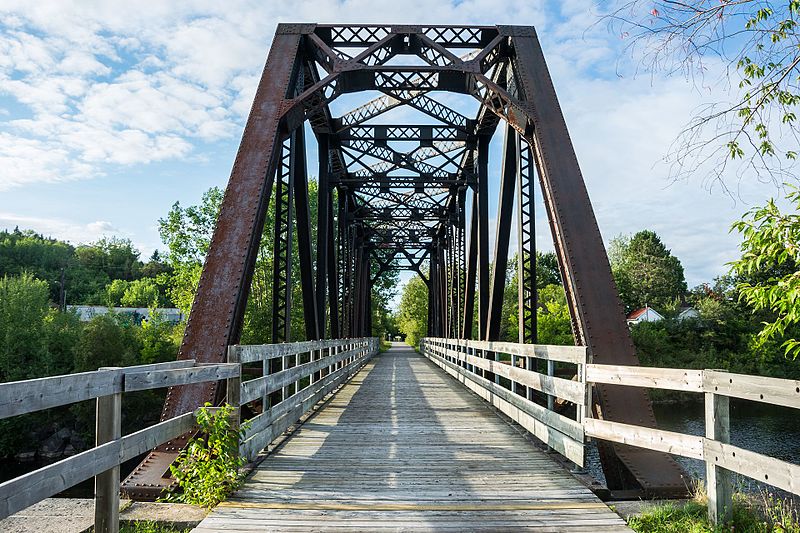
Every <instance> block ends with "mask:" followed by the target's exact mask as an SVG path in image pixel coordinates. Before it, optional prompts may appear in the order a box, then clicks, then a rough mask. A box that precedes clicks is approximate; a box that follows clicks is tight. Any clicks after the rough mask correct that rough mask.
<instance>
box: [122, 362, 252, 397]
mask: <svg viewBox="0 0 800 533" xmlns="http://www.w3.org/2000/svg"><path fill="white" fill-rule="evenodd" d="M239 368H240V367H239V365H238V364H230V363H214V364H208V365H201V366H195V367H192V368H179V369H174V370H149V371H145V372H126V373H125V392H132V391H139V390H149V389H160V388H164V387H172V386H175V385H187V384H189V383H203V382H206V381H219V380H222V379H228V378H232V377H236V376H238V375H239Z"/></svg>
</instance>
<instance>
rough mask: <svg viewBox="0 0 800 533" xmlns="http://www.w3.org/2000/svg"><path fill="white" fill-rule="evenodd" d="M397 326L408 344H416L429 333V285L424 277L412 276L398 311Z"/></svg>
mask: <svg viewBox="0 0 800 533" xmlns="http://www.w3.org/2000/svg"><path fill="white" fill-rule="evenodd" d="M397 327H398V329H399V330H400V332H401V333H403V334H404V335H405V336H406V344H409V345H410V346H416V345H417V344H419V340H420V339H421V338H422V337H424V336H425V335H427V333H428V287H427V286H426V285H425V282H424V281H422V278H420V277H418V276H415V277H413V278H411V279H410V280H409V281H408V283H407V284H406V286H405V288H404V289H403V294H402V296H401V297H400V307H399V309H398V312H397Z"/></svg>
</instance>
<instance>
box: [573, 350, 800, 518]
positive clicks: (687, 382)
mask: <svg viewBox="0 0 800 533" xmlns="http://www.w3.org/2000/svg"><path fill="white" fill-rule="evenodd" d="M586 381H587V383H588V384H589V385H591V384H595V383H603V384H610V385H624V386H635V387H644V388H652V389H666V390H674V391H683V392H695V393H702V394H704V396H705V435H704V436H696V435H686V434H682V433H675V432H671V431H663V430H659V429H653V428H646V427H641V426H635V425H630V424H622V423H619V422H613V421H608V420H596V419H586V420H584V428H585V430H586V435H587V436H590V437H594V438H597V439H601V440H606V441H611V442H618V443H621V444H627V445H629V446H636V447H640V448H650V449H654V450H660V451H664V452H667V453H670V454H673V455H680V456H683V457H690V458H693V459H699V460H701V461H704V462H705V465H706V491H707V493H708V510H709V518H710V519H711V520H712V521H713V522H715V523H717V522H724V521H726V520H727V519H728V518H729V517H730V516H731V511H732V507H733V502H732V497H733V483H734V480H733V479H732V476H731V475H730V473H731V472H735V473H737V474H740V475H743V476H746V477H749V478H751V479H754V480H757V481H760V482H763V483H766V484H768V485H771V486H773V487H777V488H779V489H782V490H785V491H787V492H791V493H793V494H797V495H800V465H797V464H793V463H789V462H786V461H782V460H780V459H777V458H774V457H770V456H767V455H764V454H761V453H757V452H753V451H751V450H746V449H744V448H740V447H738V446H734V445H732V444H730V411H729V401H728V400H729V398H738V399H743V400H750V401H755V402H760V403H765V404H770V405H777V406H783V407H790V408H794V409H800V381H796V380H791V379H780V378H769V377H763V376H749V375H745V374H734V373H732V372H725V371H722V370H684V369H676V368H648V367H638V366H614V365H595V364H589V365H586Z"/></svg>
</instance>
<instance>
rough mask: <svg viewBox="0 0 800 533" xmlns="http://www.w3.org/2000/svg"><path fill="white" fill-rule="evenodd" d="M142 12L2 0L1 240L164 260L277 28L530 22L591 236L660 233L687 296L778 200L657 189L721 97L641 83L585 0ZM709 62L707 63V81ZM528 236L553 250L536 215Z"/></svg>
mask: <svg viewBox="0 0 800 533" xmlns="http://www.w3.org/2000/svg"><path fill="white" fill-rule="evenodd" d="M144 5H145V4H139V3H137V2H124V1H102V0H94V1H89V0H86V1H68V0H38V1H36V2H31V1H30V0H24V1H15V0H0V228H5V229H12V228H14V227H16V226H19V227H20V228H22V229H33V230H35V231H37V232H41V233H44V234H45V235H48V236H52V237H56V238H59V239H65V240H68V241H70V242H72V243H74V244H78V243H87V242H92V241H95V240H97V239H99V238H100V237H103V236H112V235H114V236H118V237H123V238H129V239H131V240H132V241H133V243H134V244H135V245H136V246H137V247H138V248H139V249H140V250H141V251H142V255H143V257H145V258H146V257H148V256H149V255H150V254H151V253H152V252H153V251H154V250H156V249H159V248H160V249H163V245H162V243H161V242H160V238H159V235H158V219H159V217H163V216H165V215H166V213H167V212H168V211H169V209H170V207H171V206H172V204H173V203H175V202H180V203H181V204H182V205H191V204H195V203H197V202H198V201H199V200H200V197H201V195H202V193H203V192H204V191H206V190H207V189H208V188H209V187H212V186H220V187H224V186H225V184H226V182H227V179H228V176H229V175H230V169H231V166H232V163H233V159H234V157H235V154H236V151H237V149H238V144H239V140H240V138H241V133H242V129H243V126H244V121H245V119H246V116H247V113H248V111H249V108H250V104H251V102H252V98H253V95H254V93H255V88H256V84H257V82H258V79H259V76H260V74H261V70H262V68H263V65H264V61H265V59H266V54H267V51H268V49H269V44H270V42H271V38H272V35H273V34H274V32H275V27H276V25H277V24H278V23H279V22H308V21H315V22H320V23H370V22H380V23H398V24H436V23H439V24H461V23H463V24H519V25H532V26H535V27H536V29H537V33H538V35H539V38H540V40H541V42H542V47H543V50H544V53H545V57H546V60H547V62H548V66H549V68H550V72H551V76H552V78H553V82H554V84H555V87H556V91H557V93H558V96H559V99H560V103H561V107H562V110H563V112H564V115H565V118H566V121H567V125H568V127H569V131H570V134H571V136H572V140H573V143H574V146H575V151H576V153H577V157H578V161H579V163H580V166H581V169H582V172H583V175H584V178H585V180H586V184H587V188H588V191H589V196H590V198H591V200H592V204H593V206H594V211H595V214H596V216H597V219H598V223H599V226H600V230H601V233H602V235H603V238H604V240H605V241H606V243H608V242H609V241H610V240H611V239H612V238H614V237H616V236H618V235H620V234H630V233H634V232H636V231H639V230H642V229H651V230H653V231H655V232H657V233H658V234H659V235H660V236H661V237H662V239H663V241H664V243H665V244H666V246H667V247H668V248H670V249H671V250H672V253H673V254H674V255H676V256H677V257H678V258H679V259H680V260H681V262H682V263H683V266H684V269H685V273H686V278H687V282H688V284H689V286H690V287H691V286H693V285H696V284H699V283H702V282H706V281H710V280H711V279H712V278H713V277H715V276H718V275H720V274H722V273H724V272H725V271H726V270H727V267H726V266H725V263H726V262H728V261H730V260H732V259H733V258H735V257H736V255H737V249H738V241H739V239H738V236H737V235H735V234H730V233H729V228H730V225H731V223H732V222H733V221H734V220H735V219H737V218H739V217H741V215H742V213H743V212H745V211H747V210H748V209H749V208H751V207H752V206H753V205H755V204H758V203H763V202H764V201H765V200H766V199H767V198H770V197H772V196H776V195H779V194H780V191H778V190H777V189H776V188H775V186H774V185H772V184H765V183H761V182H759V181H758V180H757V179H754V178H753V179H750V178H749V177H748V176H744V177H743V179H742V180H741V181H737V178H736V177H735V176H732V177H731V180H732V189H733V190H734V191H735V194H734V195H731V194H729V193H726V192H725V191H723V190H722V188H720V187H709V184H708V181H707V180H706V179H705V178H706V176H704V175H700V174H698V175H696V176H691V177H689V178H687V179H682V180H679V181H675V180H674V179H672V178H671V175H670V168H669V166H668V165H667V164H665V163H664V162H663V158H664V156H665V155H666V154H667V153H668V151H669V147H670V145H671V143H672V142H673V141H674V140H675V138H676V137H677V136H678V134H679V133H680V131H681V130H682V128H683V127H684V126H685V125H686V124H687V123H688V121H689V120H690V118H691V116H692V113H693V112H695V111H696V110H697V109H698V106H700V105H702V104H704V103H706V102H709V101H716V100H718V99H721V98H723V97H724V95H721V94H720V93H719V92H715V90H716V89H714V88H713V84H712V83H710V84H702V87H700V86H698V84H697V82H696V80H687V79H686V78H685V77H682V76H680V75H678V76H672V77H666V76H662V75H655V76H652V75H649V74H643V73H641V72H639V73H637V71H640V69H638V67H639V66H640V65H641V58H639V57H636V56H635V55H634V56H631V55H629V54H626V52H625V51H624V47H625V44H626V43H625V42H623V41H624V38H623V36H622V35H620V34H616V33H615V32H614V30H612V29H609V28H608V27H607V25H605V24H602V23H601V24H597V21H598V17H599V15H600V14H601V12H600V8H599V7H598V5H597V4H596V3H595V2H593V1H590V0H563V1H536V0H526V1H524V2H499V1H497V0H462V1H458V0H451V1H446V0H440V1H437V2H430V1H423V0H404V1H403V2H397V1H396V0H391V1H389V0H369V1H367V0H305V1H303V2H296V1H284V0H271V1H269V2H263V1H240V0H229V1H226V2H216V1H212V0H198V1H181V2H178V1H172V2H168V1H157V0H150V1H148V2H147V3H146V7H143V6H144ZM603 5H604V8H607V4H606V3H605V2H604V3H603ZM723 67H724V66H723V65H722V64H715V63H714V62H713V61H712V62H711V63H709V64H708V65H707V68H708V71H707V75H706V77H707V78H708V79H709V80H714V79H718V78H720V77H722V75H723V73H724V70H723ZM496 137H500V136H499V135H496ZM497 144H498V143H497V142H495V143H494V145H493V150H494V151H493V153H496V152H497V148H498V146H497ZM494 159H495V160H497V159H498V157H494ZM309 160H310V161H314V160H315V156H313V155H310V157H309ZM490 163H491V161H490ZM497 171H499V161H497V162H496V164H494V166H493V177H495V178H496V173H497ZM495 190H496V189H495ZM491 209H492V213H494V212H496V206H492V208H491ZM492 216H493V215H492ZM537 240H538V242H539V245H540V247H541V248H542V249H545V250H546V249H552V239H551V237H550V235H549V234H548V229H547V222H546V219H545V218H544V209H543V208H542V207H541V206H540V207H539V208H538V209H537ZM512 242H514V241H513V240H512ZM407 279H408V277H407V276H404V277H403V278H402V280H403V281H405V280H407Z"/></svg>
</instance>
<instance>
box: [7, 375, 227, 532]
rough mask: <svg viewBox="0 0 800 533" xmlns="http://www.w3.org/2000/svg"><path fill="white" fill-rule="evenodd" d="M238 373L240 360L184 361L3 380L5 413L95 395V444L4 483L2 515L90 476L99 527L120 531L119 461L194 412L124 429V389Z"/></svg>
mask: <svg viewBox="0 0 800 533" xmlns="http://www.w3.org/2000/svg"><path fill="white" fill-rule="evenodd" d="M238 375H239V365H237V364H228V363H221V364H210V365H198V364H195V361H194V360H183V361H174V362H168V363H156V364H152V365H140V366H132V367H125V368H116V367H114V368H101V369H99V370H96V371H94V372H82V373H79V374H69V375H64V376H53V377H48V378H41V379H30V380H26V381H15V382H12V383H2V384H0V419H3V418H9V417H12V416H18V415H24V414H26V413H33V412H35V411H41V410H43V409H49V408H52V407H59V406H62V405H69V404H72V403H76V402H82V401H86V400H93V399H96V400H97V421H96V430H97V431H96V446H95V447H94V448H91V449H89V450H86V451H85V452H82V453H79V454H77V455H74V456H72V457H68V458H66V459H63V460H61V461H58V462H57V463H53V464H51V465H48V466H45V467H44V468H40V469H38V470H35V471H33V472H30V473H28V474H25V475H22V476H19V477H17V478H14V479H12V480H9V481H6V482H5V483H2V484H0V519H1V518H5V517H7V516H9V515H12V514H14V513H16V512H17V511H21V510H22V509H25V508H26V507H29V506H30V505H33V504H34V503H36V502H39V501H41V500H43V499H45V498H48V497H50V496H53V495H54V494H58V493H59V492H61V491H63V490H65V489H68V488H70V487H72V486H74V485H77V484H78V483H81V482H83V481H85V480H87V479H90V478H92V477H93V478H95V530H96V531H103V532H105V531H117V530H118V529H119V465H120V464H122V463H124V462H125V461H127V460H129V459H133V458H134V457H136V456H138V455H141V454H143V453H145V452H146V451H148V450H151V449H153V448H155V447H156V446H158V445H160V444H163V443H165V442H167V441H169V440H171V439H174V438H176V437H179V436H180V435H182V434H184V433H186V432H188V431H191V430H192V429H193V428H194V427H195V413H193V412H192V413H186V414H183V415H180V416H177V417H175V418H171V419H169V420H165V421H163V422H160V423H158V424H155V425H153V426H150V427H147V428H145V429H142V430H140V431H137V432H135V433H131V434H129V435H125V436H123V435H122V394H123V393H124V392H131V391H141V390H148V389H158V388H162V387H169V386H173V385H185V384H188V383H200V382H204V381H217V380H220V379H228V378H233V377H234V376H238Z"/></svg>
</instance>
